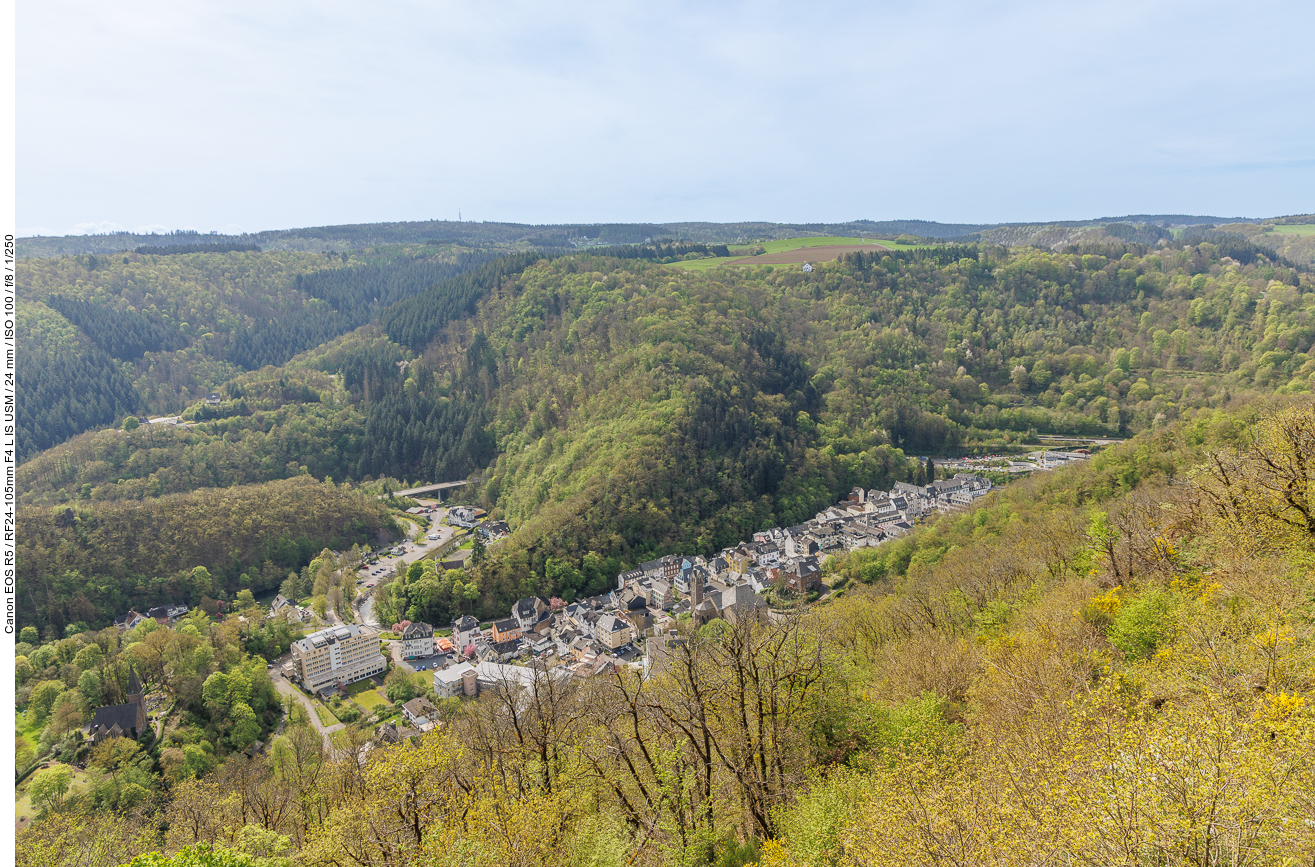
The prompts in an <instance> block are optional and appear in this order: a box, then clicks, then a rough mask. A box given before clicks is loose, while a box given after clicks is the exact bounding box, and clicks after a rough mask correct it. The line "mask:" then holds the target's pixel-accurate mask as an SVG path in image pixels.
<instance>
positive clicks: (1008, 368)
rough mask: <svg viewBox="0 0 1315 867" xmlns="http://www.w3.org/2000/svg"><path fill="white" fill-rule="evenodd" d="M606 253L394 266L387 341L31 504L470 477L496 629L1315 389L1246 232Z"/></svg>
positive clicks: (259, 374) (232, 388)
mask: <svg viewBox="0 0 1315 867" xmlns="http://www.w3.org/2000/svg"><path fill="white" fill-rule="evenodd" d="M1216 242H1217V243H1216ZM607 253H608V251H606V250H604V251H601V252H600V253H587V252H584V251H576V252H573V253H569V254H559V255H552V256H544V255H541V254H537V253H525V254H516V255H513V256H508V257H503V258H498V259H494V260H492V261H486V262H484V263H483V264H480V265H478V266H477V267H473V268H472V269H470V270H466V271H464V272H463V273H461V274H458V275H456V276H454V277H451V278H450V279H448V280H445V281H443V282H441V283H439V284H437V285H436V286H435V287H434V288H431V289H426V290H424V291H418V290H417V289H416V287H418V286H419V284H420V283H422V282H424V281H423V280H421V279H418V278H417V279H415V280H411V281H410V282H407V281H406V280H405V279H403V278H405V277H406V275H407V274H409V273H412V272H413V271H415V270H418V269H419V268H420V267H421V266H419V265H417V264H415V261H414V259H412V258H410V257H412V256H414V255H415V254H414V253H413V252H404V253H401V254H398V261H401V262H404V263H406V264H404V265H403V266H399V270H396V271H394V272H392V273H393V274H395V275H398V280H399V285H404V288H403V289H401V290H399V293H400V294H403V295H408V294H409V297H405V298H404V299H403V300H401V301H400V302H398V303H396V304H393V305H392V306H390V307H388V308H386V309H384V311H383V312H382V313H381V315H380V317H379V320H380V324H379V326H378V327H377V328H376V327H375V326H365V327H362V328H360V329H358V330H356V331H353V332H351V333H349V334H346V335H343V336H342V337H339V338H336V339H334V340H332V341H330V342H329V343H327V344H325V345H324V346H322V347H317V348H315V349H312V350H308V351H306V352H305V353H303V354H302V355H300V356H298V357H297V358H295V359H293V360H292V361H290V362H289V363H287V364H286V365H285V366H284V367H281V368H267V369H264V370H260V371H252V372H250V373H246V374H241V375H238V376H236V377H233V378H231V379H230V381H229V382H228V384H226V385H224V386H223V387H222V389H221V394H220V398H221V399H220V401H219V403H218V405H216V406H209V405H205V404H202V403H197V404H193V405H192V406H191V407H190V408H189V409H187V410H186V412H185V413H184V416H185V419H186V420H188V421H190V422H192V423H193V426H190V427H187V428H186V429H182V430H177V429H175V430H168V431H166V430H156V429H155V426H152V429H151V430H147V431H142V430H138V431H132V432H123V433H116V432H111V431H106V432H101V433H97V434H89V435H85V436H84V437H81V438H78V439H77V440H74V441H72V442H69V443H67V444H66V445H65V446H61V447H60V448H59V449H56V450H53V451H51V452H49V453H47V454H44V455H40V456H38V457H36V458H33V459H32V460H31V461H30V462H29V463H30V466H28V465H26V464H25V465H24V466H23V467H22V468H21V469H20V474H21V478H22V480H23V488H24V493H23V495H22V497H23V500H24V501H25V502H27V503H31V504H32V505H33V506H37V505H38V504H41V507H43V508H48V507H50V506H53V505H57V504H63V503H78V502H85V501H90V502H91V503H96V502H102V501H104V502H119V501H124V500H142V499H144V498H151V497H158V496H161V495H164V494H170V493H182V492H186V491H191V490H197V489H203V488H222V487H224V486H227V485H232V484H249V483H256V482H267V481H272V480H275V479H279V478H287V477H290V476H295V475H298V474H300V473H301V472H303V468H304V471H305V472H307V473H310V474H312V475H313V476H315V477H316V478H320V479H324V478H332V479H334V480H336V481H338V482H345V481H361V480H365V479H369V478H380V477H391V478H398V479H401V478H407V479H416V480H424V481H446V480H452V479H458V478H466V477H470V476H477V477H478V478H479V480H480V481H479V485H478V487H476V488H474V489H473V490H472V493H473V496H475V497H477V498H478V499H479V501H480V502H481V503H482V504H483V505H485V506H486V507H487V508H490V509H492V510H493V511H494V514H495V515H496V516H498V517H501V518H504V519H506V520H508V521H510V523H511V525H512V526H513V528H514V530H515V532H514V534H513V536H512V538H511V539H510V540H509V541H508V542H506V543H504V544H503V545H501V546H499V548H498V549H497V550H496V551H495V552H493V553H492V555H491V556H490V557H489V559H488V562H487V563H486V564H485V565H484V566H483V567H482V568H481V569H479V570H477V571H476V572H475V574H474V575H473V578H474V580H473V582H469V583H473V584H474V585H475V586H477V587H478V588H479V599H478V604H477V605H475V606H474V610H475V611H477V612H479V613H492V612H497V611H502V610H505V609H506V605H507V604H508V603H509V601H510V600H512V599H515V598H518V597H519V596H522V595H525V594H526V593H534V592H550V591H558V590H562V589H563V588H564V587H567V586H570V587H572V588H575V589H576V590H577V591H583V590H584V589H586V588H589V587H593V586H596V585H597V584H598V583H599V579H597V578H589V579H586V578H584V577H582V576H584V575H585V573H586V568H585V558H586V557H587V556H588V555H590V554H591V553H592V555H593V556H594V560H591V561H590V562H595V563H596V562H608V563H614V564H633V563H635V562H637V561H639V560H641V559H647V558H648V557H650V556H652V555H654V554H658V553H664V552H670V551H688V552H700V553H707V552H710V551H712V550H715V549H717V548H719V547H721V546H724V545H727V544H731V543H733V542H735V541H738V540H740V539H743V538H745V537H747V535H749V534H751V533H752V532H753V531H755V530H758V529H761V528H763V527H764V526H772V525H789V524H793V523H798V522H800V521H802V520H804V519H806V518H807V517H809V516H811V515H812V514H813V513H814V512H816V511H817V510H818V509H820V508H823V507H824V506H826V505H828V504H829V503H832V502H834V501H835V499H836V498H837V497H839V496H840V495H841V494H842V493H844V492H846V491H848V490H849V489H850V487H852V486H854V485H863V486H864V487H869V488H871V487H886V486H888V485H889V484H890V483H891V482H893V481H896V480H900V479H903V478H906V477H907V475H908V474H909V473H910V472H911V469H910V468H911V466H912V465H911V463H910V461H909V457H911V456H915V455H918V456H921V455H947V454H948V455H954V454H960V453H965V452H968V453H971V452H977V453H994V452H997V451H1002V450H1005V451H1007V450H1018V449H1023V448H1025V447H1026V446H1025V444H1026V443H1029V442H1035V436H1036V435H1037V434H1064V435H1087V436H1109V437H1115V438H1120V437H1124V436H1128V435H1130V434H1133V433H1136V432H1139V431H1149V430H1155V429H1158V428H1160V427H1163V426H1165V425H1167V424H1171V423H1173V422H1174V421H1175V420H1177V419H1178V418H1180V417H1183V416H1184V415H1186V414H1190V413H1192V412H1194V411H1196V410H1199V409H1203V408H1211V407H1220V406H1226V405H1228V404H1229V403H1231V402H1232V401H1233V400H1234V399H1236V398H1238V397H1244V396H1247V395H1256V394H1264V393H1269V392H1274V391H1277V392H1283V393H1287V392H1307V391H1309V390H1310V388H1311V384H1312V382H1311V376H1312V375H1313V374H1315V362H1313V361H1311V359H1310V356H1309V354H1308V350H1309V349H1310V348H1311V345H1312V343H1313V342H1315V295H1312V293H1311V289H1312V284H1311V278H1310V276H1309V275H1308V274H1307V273H1306V272H1305V271H1304V270H1302V269H1300V268H1295V267H1290V266H1286V265H1283V264H1281V263H1278V262H1276V261H1275V257H1274V256H1273V254H1272V252H1270V251H1267V250H1266V249H1265V248H1263V247H1259V246H1256V245H1255V244H1253V243H1251V242H1248V241H1246V240H1245V239H1239V238H1236V237H1234V236H1231V235H1230V236H1228V237H1224V238H1218V237H1217V238H1216V241H1195V240H1193V239H1191V238H1187V239H1177V240H1174V241H1167V240H1165V239H1161V240H1160V241H1159V242H1157V244H1156V245H1155V246H1147V245H1143V244H1136V243H1126V242H1120V243H1112V242H1109V241H1108V240H1107V241H1105V242H1102V243H1099V244H1092V245H1086V246H1082V245H1070V246H1069V247H1066V248H1065V249H1064V251H1062V252H1053V251H1048V250H1038V249H1035V248H1013V249H1010V248H1005V247H1000V246H992V245H973V244H969V245H948V246H933V247H927V248H921V249H916V250H907V251H901V252H874V253H862V254H850V255H847V256H846V257H845V258H844V259H842V260H841V261H838V262H835V263H831V264H828V265H824V266H822V267H820V268H818V269H817V270H816V271H814V272H812V273H804V272H801V271H796V270H793V269H791V268H777V269H772V268H768V267H753V266H752V265H750V266H748V267H737V266H732V267H725V266H723V267H722V268H716V269H711V270H706V271H686V270H680V269H674V268H668V267H664V266H662V265H660V264H657V263H655V262H651V261H648V260H645V259H634V258H618V257H616V256H612V255H607ZM227 255H231V256H250V255H252V254H227ZM260 255H261V256H268V255H270V254H260ZM460 255H469V254H464V253H463V254H460ZM208 258H209V259H218V258H219V257H213V256H212V257H208ZM312 258H314V257H312ZM321 258H322V257H321ZM186 260H188V257H186V256H180V257H172V258H171V259H169V260H168V261H169V262H179V261H186ZM462 261H464V262H465V263H466V264H467V265H473V264H474V263H475V261H476V259H473V258H467V259H464V260H462ZM60 267H64V268H67V267H69V266H68V265H67V264H65V265H62V266H60ZM404 269H411V270H404ZM103 270H104V269H98V270H97V271H96V272H94V273H97V274H99V273H102V271H103ZM356 271H361V272H362V273H368V272H369V267H368V265H355V266H349V267H347V268H341V267H340V266H334V267H333V268H328V269H326V268H318V269H317V270H316V272H315V273H314V274H312V275H311V276H309V277H302V278H301V280H300V285H301V286H302V287H303V289H302V290H294V291H297V292H298V294H302V295H309V297H311V299H312V300H313V302H314V303H316V304H319V303H325V305H326V308H328V307H329V305H328V304H327V303H326V302H325V298H329V299H332V300H333V303H334V304H337V305H339V306H342V307H344V308H345V309H350V308H351V303H352V302H351V301H350V299H351V298H352V297H353V296H352V291H351V288H350V287H351V285H353V284H351V283H350V280H349V278H348V276H347V275H350V274H352V273H355V272H356ZM344 272H345V273H344ZM344 280H348V282H346V283H344V282H343V281H344ZM288 282H289V284H290V285H291V286H293V287H295V286H297V285H298V282H297V278H296V277H295V276H290V277H289V280H288ZM368 285H380V280H379V278H378V275H377V274H376V277H373V278H371V280H370V282H369V284H368ZM412 293H414V294H412ZM51 294H52V295H53V294H54V293H51ZM319 296H323V297H319ZM60 297H61V298H66V297H67V296H60ZM372 297H373V296H372ZM61 303H65V304H66V305H68V302H67V301H65V302H61ZM370 303H371V304H372V303H373V301H371V302H370ZM69 309H70V311H71V312H72V313H73V314H74V315H83V314H82V312H81V310H80V308H78V309H75V308H74V307H72V306H69ZM157 309H158V308H157ZM335 315H337V314H335ZM125 321H130V320H125ZM161 321H165V320H163V314H162V315H161ZM134 333H136V332H131V331H129V330H127V329H126V328H125V330H124V334H125V337H124V338H122V339H121V341H120V342H121V343H123V344H125V345H127V344H128V343H129V342H130V341H129V339H128V335H131V334H134ZM116 345H117V344H116ZM90 350H96V351H103V350H100V349H99V347H97V346H95V345H94V344H90V345H89V351H90ZM151 355H152V354H151V353H149V352H148V353H147V356H148V357H150V356H151ZM156 355H157V356H158V355H159V354H158V353H157V354H156ZM24 568H25V569H26V566H24ZM24 574H25V575H26V574H29V573H26V571H25V573H24Z"/></svg>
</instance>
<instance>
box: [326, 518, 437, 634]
mask: <svg viewBox="0 0 1315 867" xmlns="http://www.w3.org/2000/svg"><path fill="white" fill-rule="evenodd" d="M446 515H447V510H446V509H443V508H435V510H434V511H433V513H432V514H431V515H430V518H431V520H432V524H431V526H430V532H431V533H432V532H434V531H435V528H437V532H438V538H437V539H435V540H430V539H425V540H424V542H423V543H421V544H416V543H415V542H404V543H403V545H402V547H404V548H405V549H406V553H404V554H402V555H401V556H400V557H394V556H392V555H389V556H386V557H380V558H379V562H378V563H377V564H376V565H374V566H362V567H361V568H360V569H359V570H357V575H358V576H359V577H361V578H363V579H364V583H363V584H360V585H358V588H359V590H360V592H361V594H362V596H358V597H357V601H356V602H353V603H352V610H353V612H354V614H355V618H356V622H357V623H363V624H365V625H366V626H374V627H378V626H379V623H378V621H376V620H375V619H374V610H373V609H374V605H373V602H374V599H373V596H368V598H363V597H366V596H367V594H370V591H372V590H374V587H375V585H376V584H378V583H379V582H380V581H382V580H383V579H384V578H386V577H388V576H389V575H391V574H393V572H394V571H395V570H396V569H397V567H398V566H399V565H407V564H410V563H414V562H415V561H417V560H420V559H423V558H424V557H425V556H426V555H428V554H430V553H432V552H434V551H437V550H438V549H440V548H442V547H443V546H444V545H446V544H447V543H448V542H451V541H452V537H453V536H455V535H456V532H457V530H456V528H455V527H447V526H441V525H440V522H441V521H442V520H443V518H444V517H445V516H446ZM408 523H409V522H408ZM412 526H413V527H414V526H416V525H415V524H412ZM412 535H414V530H413V531H412Z"/></svg>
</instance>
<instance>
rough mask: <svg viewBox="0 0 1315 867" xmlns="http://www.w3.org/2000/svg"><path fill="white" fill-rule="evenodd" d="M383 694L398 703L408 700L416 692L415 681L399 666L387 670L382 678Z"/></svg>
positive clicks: (414, 695) (413, 696)
mask: <svg viewBox="0 0 1315 867" xmlns="http://www.w3.org/2000/svg"><path fill="white" fill-rule="evenodd" d="M384 695H386V696H388V700H389V701H391V702H393V703H394V704H398V703H404V702H408V701H410V700H411V699H413V698H415V697H416V695H418V693H417V692H416V685H415V682H414V681H412V680H411V678H410V676H409V675H408V674H407V672H406V670H405V669H403V668H401V667H400V666H399V667H397V668H394V669H393V670H392V671H390V672H388V676H387V677H385V678H384Z"/></svg>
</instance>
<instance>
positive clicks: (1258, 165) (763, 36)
mask: <svg viewBox="0 0 1315 867" xmlns="http://www.w3.org/2000/svg"><path fill="white" fill-rule="evenodd" d="M1313 31H1315V3H1310V2H1309V0H1302V2H1264V0H1257V2H1254V3H1250V4H1238V3H1236V2H1227V3H1225V2H1214V0H1190V2H1150V0H1136V2H1087V3H1081V4H1079V3H1056V2H1008V0H1003V2H995V3H982V2H980V0H972V2H934V0H933V2H909V0H905V2H901V3H891V2H881V0H868V2H855V3H844V2H830V3H829V2H813V3H806V4H805V3H797V2H796V3H788V4H786V3H771V2H757V3H717V2H708V0H704V2H691V3H682V2H650V3H643V4H640V3H619V2H616V0H611V2H598V3H588V2H570V0H564V2H556V3H545V2H518V0H503V2H499V3H476V2H469V0H467V2H447V0H424V2H414V3H408V2H372V3H360V2H352V3H345V2H335V0H314V2H305V0H278V2H269V0H262V2H251V0H224V2H209V0H169V2H156V0H124V2H119V3H104V2H88V0H18V6H17V45H18V50H17V70H18V72H17V82H18V84H17V93H16V135H15V151H16V160H17V199H16V210H17V225H18V229H19V234H20V235H25V236H30V235H35V234H43V235H62V234H85V233H90V232H104V231H117V230H123V229H127V230H133V231H168V230H171V229H196V230H198V231H203V232H205V231H219V232H241V231H251V232H254V231H260V230H265V229H279V228H293V227H306V226H319V225H333V224H342V223H366V222H385V221H387V222H392V221H404V220H429V219H456V218H457V217H458V215H460V216H461V217H462V218H463V219H466V220H489V221H507V222H521V223H568V222H569V223H575V222H589V223H592V222H674V221H695V220H698V221H704V220H706V221H717V222H722V221H740V220H768V221H774V222H839V221H846V220H855V219H872V220H886V219H928V220H938V221H942V222H974V223H976V222H989V223H995V222H1010V221H1028V222H1035V221H1046V220H1065V219H1088V218H1096V217H1101V216H1116V215H1122V214H1138V213H1152V214H1158V213H1186V214H1210V215H1218V216H1247V217H1257V216H1275V215H1283V214H1293V213H1308V212H1311V211H1315V111H1313V110H1312V108H1313V107H1315V68H1313V67H1315V53H1313V52H1311V51H1310V50H1309V46H1308V39H1309V35H1310V33H1311V32H1313Z"/></svg>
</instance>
